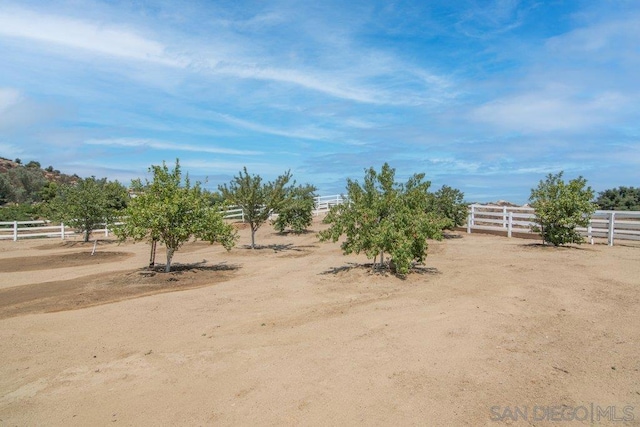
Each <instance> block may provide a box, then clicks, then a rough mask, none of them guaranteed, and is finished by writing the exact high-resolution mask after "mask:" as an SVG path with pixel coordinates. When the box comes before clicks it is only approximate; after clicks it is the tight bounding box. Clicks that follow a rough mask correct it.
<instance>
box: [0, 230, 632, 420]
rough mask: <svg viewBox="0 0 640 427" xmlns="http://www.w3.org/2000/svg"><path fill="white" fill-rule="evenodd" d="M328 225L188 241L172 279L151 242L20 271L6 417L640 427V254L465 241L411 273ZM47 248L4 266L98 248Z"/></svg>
mask: <svg viewBox="0 0 640 427" xmlns="http://www.w3.org/2000/svg"><path fill="white" fill-rule="evenodd" d="M314 227H315V228H314V230H313V232H311V233H307V234H304V235H301V236H295V235H291V234H285V235H278V234H276V233H273V230H272V229H270V228H269V227H268V226H267V225H265V226H264V227H263V228H262V229H260V230H259V231H258V233H257V244H258V245H260V246H259V247H260V248H259V249H256V250H251V249H246V248H245V247H244V245H246V244H247V243H248V242H249V241H250V230H248V229H246V228H245V229H241V230H240V240H239V241H238V245H239V246H238V247H236V248H234V249H232V250H231V251H229V252H227V251H225V250H224V249H223V248H221V247H220V246H217V245H213V246H210V245H208V244H203V243H187V244H186V245H185V246H184V247H183V248H181V250H180V251H179V252H178V253H176V256H175V262H176V263H180V265H177V266H178V271H176V272H175V273H171V274H170V275H164V274H162V273H159V272H146V271H145V270H141V269H139V268H140V267H144V266H145V265H146V263H147V262H148V259H149V246H148V245H145V244H136V245H131V244H122V245H121V246H117V248H118V249H117V250H118V251H122V252H128V253H131V254H133V257H131V258H126V259H124V260H122V261H118V262H109V263H104V264H99V265H96V267H95V268H90V267H87V266H78V267H77V268H68V269H60V268H52V269H50V270H25V271H23V272H13V273H7V272H4V271H0V282H5V283H8V282H12V285H11V286H12V287H10V288H7V289H5V290H4V291H2V293H0V304H3V305H1V306H0V343H1V345H0V360H2V363H1V364H0V424H7V425H45V424H46V425H54V426H57V425H60V426H63V425H64V426H68V425H77V426H86V425H106V424H109V425H112V424H125V425H247V424H255V425H452V426H459V425H460V426H463V425H468V426H494V425H551V424H558V425H567V426H573V425H586V424H585V423H581V422H578V421H575V420H574V421H568V420H567V422H558V423H556V422H553V421H550V420H549V419H545V420H543V421H536V420H531V419H530V420H524V419H522V418H521V419H520V420H518V421H514V420H513V419H510V418H509V416H508V415H509V414H510V413H511V414H512V413H513V411H514V410H515V408H516V407H518V408H520V409H524V408H528V411H529V414H530V415H531V411H532V410H533V407H534V406H535V405H539V406H542V407H543V409H544V410H546V411H547V412H546V414H547V416H548V415H549V414H553V417H556V415H555V414H556V411H560V412H561V413H565V414H569V415H570V414H571V413H572V411H573V410H575V409H576V408H579V407H586V408H589V409H590V408H592V406H591V405H592V404H593V407H594V408H595V407H601V408H602V409H603V410H606V408H613V407H615V408H616V409H615V411H616V412H615V414H614V413H613V411H612V410H609V412H608V417H610V418H607V419H604V418H603V419H600V420H599V422H594V425H630V426H632V425H640V362H639V359H638V354H640V328H639V327H638V325H640V310H638V306H639V305H640V282H639V281H638V277H640V262H638V261H639V259H640V258H639V253H640V252H639V251H638V249H639V248H640V244H636V243H629V244H628V245H627V244H626V243H625V244H620V245H617V244H616V246H614V247H608V246H606V245H594V246H590V245H589V246H587V245H583V246H581V247H580V249H575V248H576V247H571V248H554V247H542V246H540V245H537V243H538V242H534V241H531V240H520V239H508V238H506V237H498V236H492V235H486V234H484V235H481V234H472V235H467V234H465V233H459V234H455V235H456V236H458V237H452V238H448V239H445V240H444V241H441V242H429V256H428V257H427V258H426V260H425V264H424V265H421V266H417V268H418V270H417V272H414V273H413V274H411V275H409V276H408V277H407V278H406V279H404V280H403V279H400V278H398V277H395V276H393V275H391V274H378V273H372V271H371V260H367V259H366V258H365V257H364V256H362V255H360V256H355V255H354V256H346V257H345V256H343V255H342V254H341V251H340V247H339V243H336V244H332V243H326V244H324V243H319V242H318V241H317V239H316V237H315V232H317V231H318V230H319V229H321V227H323V225H321V224H319V223H318V222H316V223H315V224H314ZM530 243H533V244H532V245H530ZM46 244H47V243H45V242H40V243H38V242H27V241H24V242H0V255H1V256H6V257H10V258H16V257H30V256H33V257H39V256H40V255H47V256H49V255H64V254H67V253H70V252H74V253H75V252H78V251H79V250H80V248H82V250H86V248H85V247H84V246H81V245H80V246H72V247H67V246H63V247H58V248H55V247H49V248H47V251H50V252H47V251H43V249H37V248H36V247H37V246H43V245H46ZM115 248H116V247H108V248H107V247H106V246H105V247H103V248H102V250H105V249H109V250H110V251H115ZM163 257H164V248H160V247H159V248H158V261H159V262H162V261H163ZM204 260H208V261H204ZM160 268H161V267H160ZM57 276H59V277H60V278H63V277H64V278H65V280H61V279H60V280H57V279H56V280H57V281H55V282H48V281H50V280H51V279H55V278H56V277H57ZM210 285H213V286H210ZM178 290H180V291H182V292H175V291H178ZM141 296H144V297H143V298H141ZM77 308H82V309H77ZM59 310H61V311H59ZM26 314H29V315H26ZM628 407H633V410H632V412H633V415H634V417H635V418H634V419H633V420H630V419H627V420H626V421H615V420H613V419H612V418H614V417H615V418H621V417H625V415H626V414H625V412H624V409H625V408H628ZM492 408H493V409H494V410H492ZM558 408H559V409H558ZM509 411H511V412H509ZM550 411H553V412H550ZM628 411H629V410H628V409H627V412H628ZM496 414H498V415H499V416H500V417H499V418H501V419H500V420H499V421H502V422H497V421H498V420H495V418H496V417H495V415H496ZM580 415H582V414H581V413H580ZM595 415H596V417H597V414H595ZM492 417H493V418H494V419H492Z"/></svg>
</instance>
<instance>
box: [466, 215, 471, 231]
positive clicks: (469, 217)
mask: <svg viewBox="0 0 640 427" xmlns="http://www.w3.org/2000/svg"><path fill="white" fill-rule="evenodd" d="M471 218H472V216H471V212H469V215H467V233H469V234H471Z"/></svg>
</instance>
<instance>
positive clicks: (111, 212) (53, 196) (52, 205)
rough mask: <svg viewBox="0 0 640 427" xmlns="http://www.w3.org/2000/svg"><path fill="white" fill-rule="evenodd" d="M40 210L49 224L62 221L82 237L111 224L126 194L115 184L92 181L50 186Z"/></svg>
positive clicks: (90, 179) (86, 239)
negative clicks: (48, 220)
mask: <svg viewBox="0 0 640 427" xmlns="http://www.w3.org/2000/svg"><path fill="white" fill-rule="evenodd" d="M47 190H48V192H47V195H46V196H47V198H49V200H48V201H47V202H46V204H45V206H44V208H43V210H44V211H45V212H46V213H47V216H49V217H50V218H51V219H53V220H57V221H62V222H64V223H65V224H68V225H69V226H71V227H73V228H76V229H78V230H79V231H81V232H83V233H84V240H85V242H86V241H88V240H89V233H90V232H91V230H93V229H95V228H99V227H100V226H101V225H102V224H104V223H107V224H109V223H112V222H113V221H114V220H115V218H116V216H117V215H119V213H120V212H121V210H122V208H123V207H124V206H125V205H126V202H127V199H128V195H127V190H126V189H125V188H124V187H123V186H122V185H121V184H120V183H118V182H117V181H115V182H108V181H107V179H106V178H102V179H96V178H95V177H90V178H85V179H79V180H78V182H77V183H75V184H63V185H54V184H52V185H50V186H49V187H47Z"/></svg>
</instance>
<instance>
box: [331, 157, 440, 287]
mask: <svg viewBox="0 0 640 427" xmlns="http://www.w3.org/2000/svg"><path fill="white" fill-rule="evenodd" d="M394 178H395V169H393V168H391V167H390V166H389V165H388V164H386V163H385V164H384V165H383V166H382V170H381V171H380V173H378V172H376V171H375V170H374V169H373V168H370V169H368V170H366V171H365V177H364V183H363V184H359V183H358V182H357V181H352V180H350V179H349V180H347V193H348V200H349V202H348V203H344V204H341V205H337V206H334V207H332V208H331V210H330V211H329V213H328V214H327V216H326V217H325V219H324V222H325V223H327V224H331V225H330V227H329V228H328V229H326V230H323V231H321V232H320V233H319V237H320V240H321V241H328V240H330V241H333V242H336V241H338V239H339V238H340V237H341V236H343V235H346V239H345V241H344V242H343V243H342V244H341V247H342V251H343V253H344V254H345V255H347V254H350V253H356V254H357V253H360V252H364V253H365V254H366V255H367V258H373V260H374V262H373V264H374V268H375V267H376V266H377V265H378V266H379V267H384V265H385V263H384V255H385V253H388V254H390V255H391V259H390V262H389V266H390V267H391V268H392V269H393V270H395V272H396V274H398V275H399V276H405V275H406V274H408V273H409V271H410V270H411V267H412V264H413V262H423V261H424V258H425V257H426V256H427V248H428V245H427V239H437V240H440V239H442V230H443V228H444V227H445V226H446V225H447V224H448V221H446V220H443V219H442V218H440V217H439V216H438V215H437V214H435V213H434V212H430V211H429V209H430V203H431V195H430V194H429V192H428V189H429V186H430V182H428V181H422V179H423V178H424V174H416V175H413V176H412V177H411V178H410V179H409V180H408V181H407V182H406V183H405V184H398V183H396V182H395V180H394ZM378 256H379V259H380V263H379V264H376V259H377V258H378Z"/></svg>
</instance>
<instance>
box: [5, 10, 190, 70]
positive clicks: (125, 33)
mask: <svg viewBox="0 0 640 427" xmlns="http://www.w3.org/2000/svg"><path fill="white" fill-rule="evenodd" d="M0 34H1V35H4V36H6V37H18V38H26V39H29V40H34V41H39V42H43V43H49V44H56V45H61V46H65V47H70V48H76V49H83V50H86V51H91V52H95V53H99V54H103V55H111V56H118V57H123V58H130V59H137V60H144V61H151V62H157V63H161V64H164V65H171V66H181V65H184V63H182V62H181V61H179V60H177V59H176V58H170V57H169V56H168V55H167V54H166V52H165V47H164V46H163V45H162V44H161V43H158V42H156V41H154V40H150V39H147V38H145V37H143V36H141V35H139V34H138V33H136V32H134V31H131V30H129V29H127V28H124V27H117V26H109V25H105V24H102V23H99V22H90V21H82V20H77V19H72V18H67V17H61V16H55V15H50V14H42V13H36V12H31V11H27V10H24V9H4V10H0Z"/></svg>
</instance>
